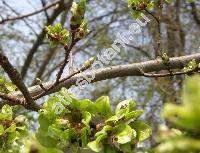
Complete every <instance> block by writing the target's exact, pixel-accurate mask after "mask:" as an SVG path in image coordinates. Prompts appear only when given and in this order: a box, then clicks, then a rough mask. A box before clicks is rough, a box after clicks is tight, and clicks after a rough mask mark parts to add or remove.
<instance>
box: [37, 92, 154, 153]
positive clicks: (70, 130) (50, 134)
mask: <svg viewBox="0 0 200 153" xmlns="http://www.w3.org/2000/svg"><path fill="white" fill-rule="evenodd" d="M58 106H59V108H58ZM58 112H59V113H58ZM142 113H143V111H142V110H135V102H134V101H132V100H125V101H123V102H121V103H119V104H118V105H117V107H116V110H115V113H113V112H112V109H111V106H110V101H109V98H108V97H107V96H102V97H100V98H98V99H97V100H96V101H95V102H92V101H91V100H89V99H82V100H78V99H76V98H75V97H74V96H73V95H71V94H70V93H69V92H68V91H67V90H66V89H64V88H63V89H62V90H61V91H60V92H58V93H57V94H55V95H54V96H53V97H51V98H50V99H49V100H48V101H47V102H46V103H45V104H44V109H42V110H41V111H40V115H39V124H40V127H39V129H38V131H37V134H36V137H37V139H38V141H39V142H40V143H41V144H42V145H43V146H45V147H56V148H59V149H62V150H64V149H66V148H67V147H69V148H70V149H74V148H81V149H91V150H93V151H95V152H100V151H101V150H102V149H104V148H105V147H104V146H105V144H108V143H111V144H112V145H113V146H114V147H115V148H118V147H120V149H121V150H125V149H127V147H132V149H134V147H135V145H136V144H137V143H138V142H141V141H144V140H145V139H147V138H148V137H149V136H150V134H151V129H150V127H149V126H148V125H146V124H145V123H143V122H142V121H139V120H138V118H139V117H140V116H141V114H142ZM112 145H111V146H112ZM107 149H108V148H107Z"/></svg>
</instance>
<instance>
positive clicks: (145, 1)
mask: <svg viewBox="0 0 200 153" xmlns="http://www.w3.org/2000/svg"><path fill="white" fill-rule="evenodd" d="M155 3H156V1H155V0H128V7H129V8H130V9H131V12H132V15H133V17H134V18H138V17H139V16H140V15H141V11H142V10H145V9H146V10H152V9H153V8H154V5H155Z"/></svg>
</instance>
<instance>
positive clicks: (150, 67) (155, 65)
mask: <svg viewBox="0 0 200 153" xmlns="http://www.w3.org/2000/svg"><path fill="white" fill-rule="evenodd" d="M192 59H195V60H196V62H198V63H199V62H200V53H197V54H192V55H187V56H181V57H174V58H170V66H171V69H182V68H183V67H184V66H185V65H186V64H187V63H188V62H189V61H191V60H192ZM141 68H142V69H143V71H144V72H146V73H150V72H158V71H162V70H167V67H166V66H165V65H164V64H163V61H162V60H161V59H156V60H151V61H147V62H141V63H134V64H128V65H118V66H111V67H106V68H102V69H97V70H95V79H94V80H92V82H91V83H93V82H98V81H102V80H106V79H112V78H117V77H126V76H144V75H143V73H141V71H140V70H141ZM89 73H91V71H87V72H83V73H80V74H77V75H75V76H73V77H71V78H69V79H67V80H65V81H64V82H61V83H60V84H59V85H58V86H56V87H55V88H53V89H52V90H51V91H49V92H47V93H46V95H48V94H51V93H54V92H56V91H59V90H60V89H61V88H62V87H66V88H70V87H71V86H72V85H76V81H77V79H78V78H80V77H82V76H83V75H86V74H89ZM174 75H176V73H175V74H174ZM177 75H178V74H177ZM158 77H159V76H158ZM162 77H163V76H162ZM63 79H65V78H63ZM54 83H55V81H49V82H46V83H44V84H43V86H44V87H45V88H46V89H48V88H49V87H51V86H52V85H53V84H54ZM29 92H30V94H31V95H32V96H33V97H34V96H37V95H39V94H41V93H42V92H43V90H42V89H41V88H40V86H33V87H30V88H29ZM13 95H15V96H21V93H20V92H14V93H13Z"/></svg>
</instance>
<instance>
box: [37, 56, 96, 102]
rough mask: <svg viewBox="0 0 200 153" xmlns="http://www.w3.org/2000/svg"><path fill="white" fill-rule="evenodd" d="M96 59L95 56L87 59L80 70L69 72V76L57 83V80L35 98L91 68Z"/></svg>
mask: <svg viewBox="0 0 200 153" xmlns="http://www.w3.org/2000/svg"><path fill="white" fill-rule="evenodd" d="M94 60H95V58H91V59H89V60H88V61H86V62H85V63H84V64H83V65H82V67H81V68H80V69H78V70H76V71H74V72H73V73H71V74H69V75H68V76H66V77H65V78H63V79H62V80H59V82H57V83H56V81H55V83H53V84H52V86H51V87H50V88H48V89H46V91H44V92H42V93H41V94H39V95H37V96H35V97H33V99H34V100H36V99H39V98H41V97H43V96H44V95H46V93H48V92H49V91H51V90H52V89H53V88H56V87H57V86H58V85H60V83H62V82H65V81H66V80H68V79H70V78H72V77H73V76H75V75H76V74H79V73H81V72H84V71H85V70H87V69H89V68H90V67H91V66H92V64H93V62H94Z"/></svg>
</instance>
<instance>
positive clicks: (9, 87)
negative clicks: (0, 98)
mask: <svg viewBox="0 0 200 153" xmlns="http://www.w3.org/2000/svg"><path fill="white" fill-rule="evenodd" d="M16 88H17V87H16V86H15V85H14V84H12V83H11V82H8V81H7V80H6V78H5V77H3V76H0V92H1V93H10V92H13V91H15V90H16Z"/></svg>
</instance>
